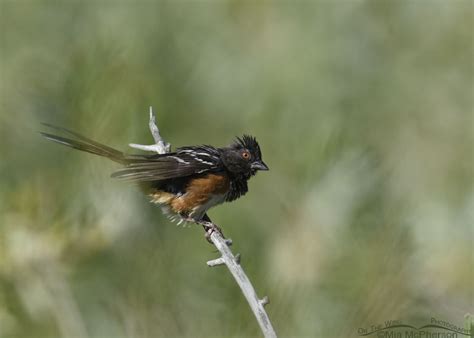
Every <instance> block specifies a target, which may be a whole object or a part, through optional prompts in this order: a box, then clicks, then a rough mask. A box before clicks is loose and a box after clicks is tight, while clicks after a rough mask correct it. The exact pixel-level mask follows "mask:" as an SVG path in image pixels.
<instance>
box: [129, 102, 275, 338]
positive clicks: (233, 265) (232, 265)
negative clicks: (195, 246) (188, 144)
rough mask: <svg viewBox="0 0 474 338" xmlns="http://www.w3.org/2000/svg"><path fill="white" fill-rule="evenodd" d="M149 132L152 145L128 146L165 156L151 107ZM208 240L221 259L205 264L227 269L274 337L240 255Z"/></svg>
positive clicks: (225, 243) (217, 239) (219, 240)
mask: <svg viewBox="0 0 474 338" xmlns="http://www.w3.org/2000/svg"><path fill="white" fill-rule="evenodd" d="M149 128H150V132H151V134H152V136H153V139H154V140H155V143H154V144H151V145H142V144H135V143H130V144H129V146H130V147H132V148H135V149H140V150H145V151H152V152H156V153H158V154H166V153H168V152H170V150H171V144H170V143H167V142H165V141H164V140H163V138H162V137H161V135H160V131H159V129H158V127H157V125H156V117H155V114H154V113H153V109H152V107H150V122H149ZM210 240H211V241H212V243H213V244H214V245H215V246H216V248H217V250H219V252H220V254H221V257H219V258H216V259H213V260H210V261H208V262H207V265H208V266H209V267H214V266H219V265H226V266H227V268H228V269H229V271H230V273H231V274H232V276H233V277H234V279H235V281H236V282H237V284H238V285H239V287H240V289H241V290H242V293H243V294H244V296H245V298H246V299H247V302H248V303H249V305H250V308H251V309H252V311H253V313H254V315H255V318H256V319H257V321H258V324H259V325H260V329H261V330H262V333H263V335H264V337H265V338H274V337H276V333H275V330H274V329H273V326H272V324H271V322H270V318H269V317H268V314H267V313H266V311H265V308H264V307H265V305H267V304H269V303H270V301H269V299H268V297H267V296H265V297H263V298H262V299H259V298H258V296H257V293H256V292H255V289H254V287H253V286H252V283H251V282H250V280H249V278H248V277H247V275H246V274H245V271H244V270H243V269H242V266H241V265H240V259H241V255H240V254H237V255H235V256H234V254H233V253H232V251H231V250H230V248H229V245H230V244H231V243H232V241H231V240H230V239H228V240H226V239H224V238H223V237H222V235H221V234H220V233H219V232H218V231H214V232H212V233H211V235H210Z"/></svg>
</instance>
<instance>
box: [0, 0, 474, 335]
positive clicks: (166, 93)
mask: <svg viewBox="0 0 474 338" xmlns="http://www.w3.org/2000/svg"><path fill="white" fill-rule="evenodd" d="M0 1H1V2H0V4H1V5H0V38H1V45H0V48H1V59H0V71H1V74H0V75H1V83H0V85H1V92H0V95H1V96H0V154H1V157H0V175H1V176H0V177H1V185H0V336H1V337H174V336H175V337H181V336H183V337H247V336H259V335H260V331H259V328H258V326H257V323H256V321H255V319H254V318H253V316H252V314H251V312H250V310H249V308H248V305H247V303H246V301H245V299H244V298H243V296H242V294H241V293H240V292H239V289H238V288H237V286H236V284H235V283H234V281H233V280H232V278H231V276H230V274H229V273H228V271H227V270H226V269H225V268H223V267H220V268H214V269H210V268H208V267H207V266H206V264H205V263H206V261H207V260H209V259H212V258H215V257H217V254H216V252H215V250H214V249H213V248H212V247H211V246H210V245H209V244H208V243H207V242H206V241H205V240H204V238H203V232H202V229H201V228H199V227H197V226H190V227H186V228H183V227H181V226H179V227H177V226H176V225H174V224H172V223H170V222H169V221H168V220H167V219H166V218H165V217H163V216H162V214H161V211H160V209H159V208H157V207H156V206H153V205H152V204H150V203H149V202H148V200H147V198H146V197H145V196H142V195H141V194H140V192H139V191H138V189H136V188H135V187H134V186H133V185H130V184H124V183H122V182H118V181H116V180H113V179H111V178H110V177H109V175H110V173H111V172H113V171H114V170H115V169H117V165H116V164H114V163H112V162H109V161H107V160H106V159H101V158H98V157H95V156H93V155H90V154H85V153H79V152H76V151H72V150H70V149H67V148H65V147H60V146H58V145H55V144H53V143H51V142H47V141H46V140H44V139H42V138H41V137H40V136H39V134H38V131H39V130H44V129H45V128H43V127H42V126H41V125H40V122H50V123H53V124H56V125H60V126H64V127H67V128H70V129H73V130H76V131H78V132H80V133H82V134H84V135H86V136H89V137H91V138H92V139H95V140H97V141H100V142H103V143H105V144H108V145H110V146H113V147H115V148H117V149H120V150H123V151H127V149H128V150H129V151H131V149H129V148H128V146H127V144H128V143H130V142H135V143H142V144H147V143H151V142H152V139H151V136H150V135H149V131H148V107H149V106H150V105H151V106H153V107H154V109H155V112H156V113H157V116H158V121H159V126H160V128H161V131H162V135H163V137H165V139H166V140H168V141H169V142H171V143H172V144H173V145H174V146H182V145H190V144H202V143H206V144H213V145H216V146H223V145H226V144H228V143H229V142H231V140H232V138H233V137H234V136H236V135H241V134H243V133H250V134H253V135H255V136H257V138H258V140H259V142H260V145H261V147H262V151H263V158H264V160H265V162H266V163H267V164H268V165H269V166H270V169H271V170H270V171H269V172H265V173H260V174H258V175H257V176H256V177H255V178H253V179H252V180H251V181H250V193H249V194H248V195H246V196H245V197H244V198H242V199H240V200H238V201H236V202H234V203H231V204H225V205H222V206H220V207H218V208H215V209H213V210H211V212H210V216H211V218H212V219H213V220H214V221H215V222H216V223H218V224H220V225H221V226H222V228H223V229H224V232H225V234H226V235H227V236H228V237H230V238H232V239H233V240H234V246H233V251H234V252H240V253H242V256H243V259H242V264H243V267H244V269H245V270H246V271H247V273H248V275H249V277H250V279H251V280H252V281H253V282H254V286H255V288H256V290H257V292H258V294H259V295H260V296H263V295H268V296H269V298H270V301H271V304H270V305H269V306H268V307H267V310H268V313H269V316H270V318H271V319H272V321H273V324H274V326H275V329H276V331H277V333H279V335H280V336H287V337H297V336H301V337H350V336H357V335H358V328H360V327H370V325H375V324H381V323H384V321H386V320H390V319H392V320H393V319H399V320H401V321H402V322H404V323H407V324H411V325H424V324H427V323H428V322H429V320H430V318H431V317H436V318H439V319H442V320H447V321H450V322H452V323H454V324H457V325H459V326H462V325H463V320H464V316H465V314H466V313H468V312H471V313H472V312H473V308H474V306H473V289H474V285H473V283H474V282H473V281H474V273H473V269H474V268H473V265H474V263H473V261H474V258H473V256H474V254H473V237H474V235H473V225H474V189H473V172H474V160H473V153H474V152H473V144H474V121H473V69H472V65H473V64H472V61H473V59H472V55H473V54H472V52H473V12H474V11H473V2H472V1H444V0H442V1H435V0H425V1H414V0H413V1H386V0H384V1H355V0H354V1H332V2H331V1H313V2H290V1H288V2H270V1H219V2H218V1H188V2H184V1H176V2H171V1H170V2H164V1H163V2H152V1H120V2H113V1H62V2H61V1H9V0H0Z"/></svg>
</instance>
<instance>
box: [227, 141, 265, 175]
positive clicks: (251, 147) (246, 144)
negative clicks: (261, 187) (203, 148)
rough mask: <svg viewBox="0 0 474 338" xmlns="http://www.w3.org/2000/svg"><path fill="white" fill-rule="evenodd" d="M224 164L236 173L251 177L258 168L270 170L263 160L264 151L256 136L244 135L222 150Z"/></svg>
mask: <svg viewBox="0 0 474 338" xmlns="http://www.w3.org/2000/svg"><path fill="white" fill-rule="evenodd" d="M221 158H222V161H223V163H224V166H225V167H226V168H227V170H229V171H230V172H231V173H233V174H235V175H242V176H245V177H246V178H250V177H251V176H253V175H255V174H256V173H257V171H258V170H268V167H267V165H266V164H265V163H264V162H263V160H262V152H261V151H260V146H259V145H258V142H257V140H256V139H255V137H252V136H249V135H244V136H243V137H237V138H236V139H235V141H234V142H233V143H232V144H231V145H230V146H229V147H226V148H223V150H222V156H221Z"/></svg>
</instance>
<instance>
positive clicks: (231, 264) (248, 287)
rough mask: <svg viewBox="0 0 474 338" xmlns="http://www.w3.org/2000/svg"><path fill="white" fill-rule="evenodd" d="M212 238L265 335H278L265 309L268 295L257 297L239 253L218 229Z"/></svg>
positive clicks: (208, 263)
mask: <svg viewBox="0 0 474 338" xmlns="http://www.w3.org/2000/svg"><path fill="white" fill-rule="evenodd" d="M211 240H212V243H214V245H215V246H216V248H217V250H219V252H220V253H221V255H222V256H221V257H220V259H222V260H223V261H224V264H225V265H227V268H228V269H229V271H230V273H231V274H232V276H233V277H234V279H235V281H236V282H237V284H239V287H240V289H241V290H242V293H243V294H244V296H245V298H246V299H247V302H248V303H249V305H250V308H251V309H252V311H253V314H254V315H255V318H257V321H258V324H259V325H260V329H261V330H262V333H263V335H264V336H265V337H276V333H275V330H274V329H273V326H272V323H271V322H270V318H268V315H267V312H266V311H265V309H264V306H265V305H266V304H268V303H269V300H268V297H267V296H265V297H263V299H262V300H260V299H259V298H258V297H257V293H256V292H255V289H254V288H253V286H252V283H251V282H250V280H249V279H248V277H247V275H246V274H245V271H244V270H243V269H242V266H241V265H240V259H239V258H238V257H239V255H237V256H234V255H233V254H232V251H230V248H229V247H228V246H227V244H226V242H225V239H224V238H223V237H222V236H221V235H220V234H219V233H218V232H217V231H214V232H213V233H212V234H211ZM218 259H219V258H218ZM218 259H217V260H218ZM215 261H216V260H213V261H209V262H207V265H209V266H215V265H211V264H210V263H211V262H215Z"/></svg>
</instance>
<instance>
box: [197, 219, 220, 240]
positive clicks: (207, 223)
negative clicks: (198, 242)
mask: <svg viewBox="0 0 474 338" xmlns="http://www.w3.org/2000/svg"><path fill="white" fill-rule="evenodd" d="M199 224H201V225H202V226H203V228H204V231H205V232H206V235H205V236H206V239H207V241H208V242H209V243H212V241H211V235H212V233H213V232H214V231H217V232H218V233H219V234H220V235H221V236H222V238H224V239H225V236H224V233H223V232H222V229H221V228H220V227H219V226H218V225H217V224H215V223H213V222H212V221H211V219H210V218H209V216H207V214H204V216H203V217H202V218H201V219H200V220H199Z"/></svg>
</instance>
